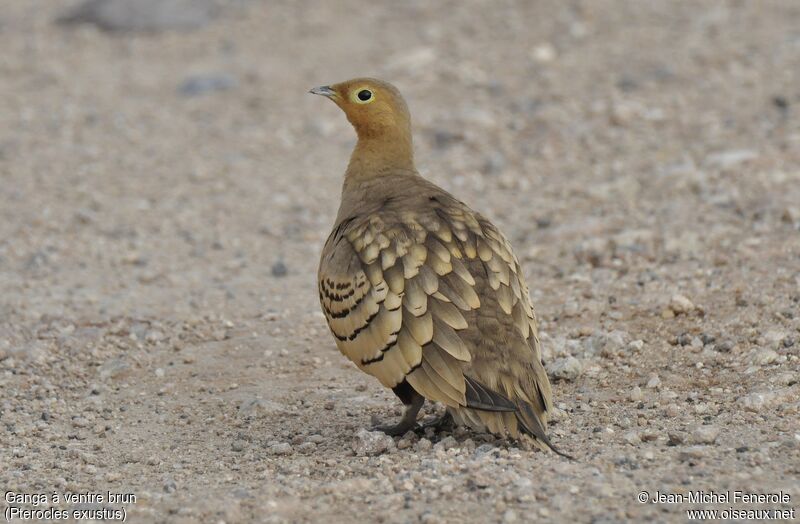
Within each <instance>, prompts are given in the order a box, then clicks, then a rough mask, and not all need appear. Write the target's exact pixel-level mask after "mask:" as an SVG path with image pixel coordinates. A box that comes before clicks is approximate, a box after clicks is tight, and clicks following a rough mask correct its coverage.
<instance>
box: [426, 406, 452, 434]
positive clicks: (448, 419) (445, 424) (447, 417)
mask: <svg viewBox="0 0 800 524" xmlns="http://www.w3.org/2000/svg"><path fill="white" fill-rule="evenodd" d="M455 425H456V421H455V420H453V415H451V414H450V411H445V412H444V415H442V416H441V417H437V418H435V419H433V420H431V421H430V422H425V423H424V424H421V425H420V429H422V430H425V429H427V428H433V430H434V431H435V432H436V433H439V432H440V431H452V429H453V428H454V427H455Z"/></svg>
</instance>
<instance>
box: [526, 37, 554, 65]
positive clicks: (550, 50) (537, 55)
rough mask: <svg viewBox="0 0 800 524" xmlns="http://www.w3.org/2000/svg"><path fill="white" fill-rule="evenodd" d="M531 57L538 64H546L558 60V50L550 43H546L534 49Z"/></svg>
mask: <svg viewBox="0 0 800 524" xmlns="http://www.w3.org/2000/svg"><path fill="white" fill-rule="evenodd" d="M531 56H532V57H533V59H534V60H536V61H537V62H539V63H542V64H546V63H548V62H552V61H553V60H555V59H556V48H555V47H553V45H552V44H550V43H549V42H545V43H542V44H539V45H537V46H536V47H534V48H533V50H532V51H531Z"/></svg>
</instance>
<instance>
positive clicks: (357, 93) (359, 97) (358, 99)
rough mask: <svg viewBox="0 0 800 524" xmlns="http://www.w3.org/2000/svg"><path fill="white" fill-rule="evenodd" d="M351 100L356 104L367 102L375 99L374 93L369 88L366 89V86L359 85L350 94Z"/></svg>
mask: <svg viewBox="0 0 800 524" xmlns="http://www.w3.org/2000/svg"><path fill="white" fill-rule="evenodd" d="M352 99H353V102H355V103H356V104H369V103H370V102H372V101H373V100H375V94H374V93H373V92H372V90H371V89H367V88H366V87H361V88H359V89H354V90H353V95H352Z"/></svg>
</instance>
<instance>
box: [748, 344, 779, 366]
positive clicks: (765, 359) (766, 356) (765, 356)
mask: <svg viewBox="0 0 800 524" xmlns="http://www.w3.org/2000/svg"><path fill="white" fill-rule="evenodd" d="M777 358H778V353H776V352H775V351H773V350H771V349H767V348H760V349H756V350H754V351H753V352H752V353H751V355H750V362H751V363H752V364H754V365H756V366H766V365H767V364H772V363H773V362H775V359H777Z"/></svg>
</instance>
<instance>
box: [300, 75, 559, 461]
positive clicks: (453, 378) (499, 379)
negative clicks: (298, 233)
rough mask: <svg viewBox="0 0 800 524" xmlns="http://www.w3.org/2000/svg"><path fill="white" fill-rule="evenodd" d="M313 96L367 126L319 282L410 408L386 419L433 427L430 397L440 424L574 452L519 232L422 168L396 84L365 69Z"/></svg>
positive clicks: (358, 350) (393, 427)
mask: <svg viewBox="0 0 800 524" xmlns="http://www.w3.org/2000/svg"><path fill="white" fill-rule="evenodd" d="M310 93H312V94H315V95H321V96H323V97H326V98H328V99H330V100H332V101H333V102H334V103H335V104H336V105H337V106H338V107H339V108H340V109H341V110H342V111H343V112H344V114H345V116H346V117H347V119H348V120H349V122H350V123H351V124H352V126H353V127H354V128H355V131H356V134H357V142H356V145H355V148H354V149H353V152H352V154H351V157H350V161H349V164H348V165H347V169H346V170H345V173H344V181H343V184H342V193H341V202H340V206H339V211H338V213H337V216H336V219H335V222H334V226H333V230H332V232H331V233H330V235H329V236H328V238H327V240H326V242H325V244H324V247H323V249H322V253H321V257H320V263H319V271H318V275H317V276H318V279H317V280H318V289H319V299H320V304H321V306H322V311H323V314H324V316H325V320H326V322H327V324H328V327H329V328H330V331H331V332H332V334H333V336H334V339H335V342H336V345H337V347H338V349H339V350H340V351H341V353H342V354H344V355H345V356H346V357H347V358H348V359H350V360H351V361H352V362H353V363H354V364H355V365H356V366H357V367H358V368H359V369H360V370H361V371H363V372H365V373H367V374H369V375H372V376H373V377H375V378H376V379H378V381H379V382H380V383H381V384H382V385H383V386H385V387H386V388H389V389H391V390H392V391H393V392H394V394H395V395H396V396H397V397H398V398H399V399H400V401H401V402H402V403H403V405H404V407H405V409H404V412H403V414H402V416H401V417H400V420H399V421H398V422H397V423H396V424H387V425H378V426H377V427H374V428H372V429H376V430H380V431H383V432H385V433H386V434H388V435H392V436H398V435H403V434H405V433H406V432H408V431H409V430H415V429H418V428H420V427H421V426H419V424H418V423H417V417H418V415H419V412H420V409H421V408H422V406H423V405H424V403H425V401H426V400H428V401H431V402H439V403H441V404H443V405H444V406H445V412H444V415H443V416H442V417H440V418H439V419H437V420H435V421H434V422H432V423H430V424H428V425H430V426H433V427H434V428H439V429H440V428H447V427H450V428H452V427H454V426H467V427H469V428H472V429H474V430H478V431H483V432H489V433H492V434H494V435H497V436H499V437H504V438H511V439H516V440H523V439H530V440H531V441H532V443H533V445H534V446H535V447H537V448H540V449H543V450H547V449H550V450H552V451H554V452H556V453H558V454H559V455H564V456H567V457H569V455H566V454H565V453H562V452H561V451H559V450H558V449H557V448H556V447H555V446H554V445H553V443H552V442H551V441H550V439H549V438H548V436H547V424H548V420H549V419H550V417H551V415H552V412H553V400H552V389H551V386H550V382H549V380H548V377H547V373H546V372H545V368H544V366H543V363H542V357H541V348H540V341H539V335H538V324H537V318H536V315H535V313H534V310H533V307H532V304H531V300H530V295H529V290H528V286H527V284H526V282H525V278H524V277H523V274H522V268H521V266H520V263H519V260H518V258H517V257H516V256H515V255H514V252H513V250H512V248H511V245H510V243H509V241H508V239H507V238H506V237H505V236H504V235H503V234H502V233H501V232H500V230H499V229H498V228H497V227H496V226H495V225H494V224H493V223H492V222H491V221H490V220H489V219H487V218H486V217H484V216H483V215H482V214H480V213H478V212H476V211H474V210H473V209H472V208H470V207H469V206H468V205H467V204H465V203H464V202H462V201H461V200H458V199H457V198H456V197H455V196H453V195H451V194H450V193H448V192H447V191H445V190H444V189H442V188H440V187H439V186H437V185H435V184H434V183H432V182H430V181H428V180H427V179H426V178H424V177H423V176H422V175H420V173H419V172H418V171H417V169H416V168H415V164H414V151H413V145H412V133H411V116H410V113H409V109H408V106H407V104H406V102H405V100H404V99H403V97H402V95H401V94H400V91H399V90H398V89H397V88H396V87H394V86H393V85H391V84H390V83H388V82H385V81H382V80H378V79H375V78H356V79H352V80H348V81H345V82H341V83H337V84H333V85H324V86H320V87H316V88H314V89H311V91H310ZM570 458H571V457H570Z"/></svg>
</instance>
